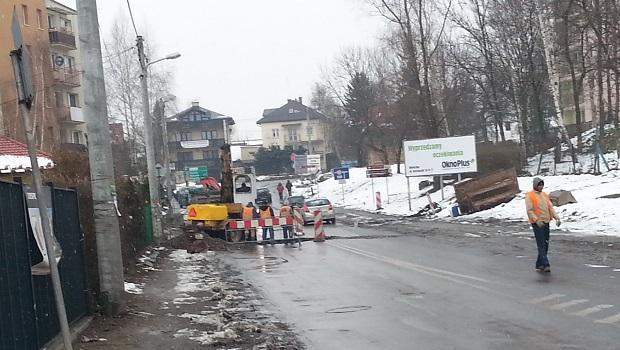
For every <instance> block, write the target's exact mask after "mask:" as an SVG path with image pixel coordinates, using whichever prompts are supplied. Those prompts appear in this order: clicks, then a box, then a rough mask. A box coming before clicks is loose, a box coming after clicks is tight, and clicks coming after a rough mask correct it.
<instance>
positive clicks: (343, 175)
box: [332, 168, 349, 180]
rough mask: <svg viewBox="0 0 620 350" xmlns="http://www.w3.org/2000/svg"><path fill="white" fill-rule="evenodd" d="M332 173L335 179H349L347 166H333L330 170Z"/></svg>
mask: <svg viewBox="0 0 620 350" xmlns="http://www.w3.org/2000/svg"><path fill="white" fill-rule="evenodd" d="M332 173H333V174H334V179H335V180H348V179H349V168H334V170H332Z"/></svg>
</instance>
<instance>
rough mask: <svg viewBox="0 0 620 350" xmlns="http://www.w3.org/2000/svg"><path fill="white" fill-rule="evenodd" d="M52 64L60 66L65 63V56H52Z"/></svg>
mask: <svg viewBox="0 0 620 350" xmlns="http://www.w3.org/2000/svg"><path fill="white" fill-rule="evenodd" d="M54 64H55V65H56V67H62V66H64V65H65V58H64V57H62V56H56V58H54Z"/></svg>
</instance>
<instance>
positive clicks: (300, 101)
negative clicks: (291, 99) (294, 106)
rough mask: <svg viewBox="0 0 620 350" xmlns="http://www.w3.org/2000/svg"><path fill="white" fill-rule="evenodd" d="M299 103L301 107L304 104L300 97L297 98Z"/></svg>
mask: <svg viewBox="0 0 620 350" xmlns="http://www.w3.org/2000/svg"><path fill="white" fill-rule="evenodd" d="M299 103H300V104H302V105H303V104H304V103H303V102H302V99H301V96H300V97H299Z"/></svg>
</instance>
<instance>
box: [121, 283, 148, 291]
mask: <svg viewBox="0 0 620 350" xmlns="http://www.w3.org/2000/svg"><path fill="white" fill-rule="evenodd" d="M125 292H127V293H130V294H143V293H144V283H132V282H125Z"/></svg>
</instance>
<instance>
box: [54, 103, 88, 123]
mask: <svg viewBox="0 0 620 350" xmlns="http://www.w3.org/2000/svg"><path fill="white" fill-rule="evenodd" d="M57 111H58V121H60V122H62V123H84V114H83V113H82V108H79V107H66V106H61V107H58V109H57Z"/></svg>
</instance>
